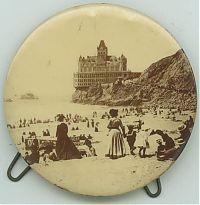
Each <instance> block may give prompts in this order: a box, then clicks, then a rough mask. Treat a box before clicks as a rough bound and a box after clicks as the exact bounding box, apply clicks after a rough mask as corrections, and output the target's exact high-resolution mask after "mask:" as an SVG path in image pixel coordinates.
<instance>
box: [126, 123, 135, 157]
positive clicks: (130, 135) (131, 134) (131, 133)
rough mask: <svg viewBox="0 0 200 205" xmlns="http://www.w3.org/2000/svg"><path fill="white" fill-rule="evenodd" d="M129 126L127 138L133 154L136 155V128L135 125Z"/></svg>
mask: <svg viewBox="0 0 200 205" xmlns="http://www.w3.org/2000/svg"><path fill="white" fill-rule="evenodd" d="M127 127H128V133H127V134H126V139H127V142H128V145H129V148H130V153H131V154H132V155H135V153H134V152H133V151H134V150H135V149H136V147H134V144H135V141H136V131H135V130H134V126H133V125H127Z"/></svg>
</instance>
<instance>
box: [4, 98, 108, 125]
mask: <svg viewBox="0 0 200 205" xmlns="http://www.w3.org/2000/svg"><path fill="white" fill-rule="evenodd" d="M4 106H5V115H6V118H7V122H8V123H15V122H17V121H19V119H20V118H21V119H24V118H25V119H31V118H34V117H35V118H36V119H40V120H46V119H54V117H55V116H56V115H57V114H59V113H62V114H65V115H66V114H69V113H71V114H72V115H74V114H78V115H81V116H83V117H92V114H93V112H94V111H96V112H98V113H104V112H105V111H107V112H108V111H109V109H110V107H108V106H100V105H83V104H76V103H72V102H69V101H64V100H63V101H50V100H49V101H41V100H18V101H14V102H5V103H4Z"/></svg>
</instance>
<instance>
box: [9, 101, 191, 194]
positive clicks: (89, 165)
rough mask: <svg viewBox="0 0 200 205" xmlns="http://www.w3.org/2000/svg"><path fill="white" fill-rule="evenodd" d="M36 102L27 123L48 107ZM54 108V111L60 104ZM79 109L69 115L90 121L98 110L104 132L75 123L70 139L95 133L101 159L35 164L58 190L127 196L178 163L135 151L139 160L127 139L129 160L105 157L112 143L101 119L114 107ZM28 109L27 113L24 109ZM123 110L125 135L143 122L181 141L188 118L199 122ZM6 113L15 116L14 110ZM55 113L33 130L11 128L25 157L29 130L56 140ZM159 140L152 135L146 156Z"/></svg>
mask: <svg viewBox="0 0 200 205" xmlns="http://www.w3.org/2000/svg"><path fill="white" fill-rule="evenodd" d="M29 103H30V102H29ZM29 103H27V106H30V105H29ZM34 103H35V111H34V110H33V111H32V112H31V114H32V116H27V118H28V117H34V116H37V117H39V112H38V110H39V109H41V110H42V106H44V104H42V105H40V106H39V104H37V103H36V102H34ZM9 106H10V107H14V104H13V103H8V107H9ZM15 106H16V105H15ZM52 106H53V107H54V110H55V104H53V105H52ZM32 107H34V106H32ZM37 107H38V108H37ZM57 107H58V108H59V109H58V110H59V111H60V112H61V111H62V113H66V114H67V113H69V110H70V104H67V103H63V104H62V105H58V106H57ZM74 107H76V108H77V109H78V108H79V109H78V112H77V109H76V110H70V113H72V115H73V114H80V115H81V116H84V117H87V118H88V119H92V113H93V112H94V111H96V112H97V117H96V118H93V119H94V121H95V123H96V122H99V132H95V131H94V128H93V127H92V126H91V124H90V127H87V122H79V123H70V124H69V125H68V129H69V131H68V135H69V137H73V136H79V135H80V134H86V136H87V135H88V134H90V135H91V136H92V139H91V141H92V145H93V147H94V148H95V150H96V153H97V156H95V157H84V158H82V159H75V160H61V161H49V162H48V163H47V164H44V163H43V162H41V163H39V164H37V163H35V164H33V165H31V166H32V168H33V169H34V170H35V171H36V172H38V173H39V174H40V175H42V176H43V177H45V178H46V179H48V180H49V181H51V182H52V183H53V184H56V185H57V186H59V187H61V188H64V189H67V190H70V191H72V192H76V193H77V192H78V193H81V194H86V195H96V196H99V195H101V196H102V195H114V194H121V193H122V192H123V193H125V192H128V191H131V190H134V189H135V188H138V187H143V186H144V185H146V184H148V183H150V182H151V181H152V180H154V179H156V178H158V177H159V176H160V175H161V174H162V173H163V172H164V171H166V170H167V169H168V168H169V167H170V166H171V165H172V164H173V161H171V160H166V161H158V160H157V157H156V156H153V157H149V158H148V157H147V158H140V157H139V155H138V149H136V150H135V153H136V155H134V156H133V155H131V154H130V151H129V146H128V143H127V141H126V139H124V141H125V146H126V152H127V155H126V157H123V158H120V159H117V160H111V159H109V158H106V157H105V154H106V152H107V150H108V144H109V138H108V129H107V125H108V122H109V119H107V118H105V119H101V116H102V114H103V113H105V112H108V111H109V109H110V108H109V107H105V106H92V109H91V107H90V106H87V105H77V104H75V106H74ZM23 109H26V108H25V107H24V106H23ZM118 109H119V116H122V118H121V120H122V122H123V124H124V126H125V127H126V132H127V125H128V124H131V123H133V122H134V121H137V120H139V119H140V120H142V121H143V122H144V125H143V126H142V129H147V128H151V129H155V130H156V129H161V130H165V131H166V132H167V133H168V135H169V136H170V137H171V138H173V139H175V138H176V137H178V136H179V134H178V132H177V128H178V126H179V125H180V124H182V123H183V122H184V121H185V120H186V119H188V116H189V114H191V115H192V116H193V117H194V114H193V113H190V112H189V111H187V112H185V113H183V114H182V115H179V114H178V113H176V120H175V121H173V120H172V119H171V118H169V119H167V117H166V116H167V112H168V110H164V111H163V114H161V115H154V114H153V113H152V112H151V111H148V112H146V114H145V115H141V116H136V115H134V114H131V115H130V116H123V113H122V111H121V110H122V108H121V107H118ZM7 110H10V111H11V110H12V109H7ZM18 110H19V113H20V114H21V113H22V112H21V111H20V109H18ZM48 110H51V109H48ZM54 110H51V112H52V113H48V115H46V118H45V116H44V114H42V117H43V120H45V119H46V120H47V119H49V120H51V122H49V123H39V124H33V125H30V127H22V128H18V127H17V128H15V129H10V132H11V136H12V137H13V139H14V141H15V143H16V145H17V147H18V149H19V150H20V152H21V153H22V156H24V155H25V151H26V150H25V146H24V144H23V143H22V142H21V136H22V133H23V132H26V133H28V132H29V131H32V132H33V131H34V132H35V133H36V135H37V138H38V140H39V139H40V138H44V137H43V136H42V131H43V130H46V129H48V130H49V131H50V136H49V137H45V138H46V140H50V139H55V140H56V138H55V133H56V127H57V122H55V121H54V114H55V113H54ZM79 111H80V112H79ZM10 114H11V113H10ZM8 115H9V113H8ZM50 116H51V117H50ZM16 117H17V114H16ZM23 117H24V116H23ZM16 120H17V118H16ZM76 127H78V128H79V130H73V128H76ZM159 138H160V136H158V135H152V137H151V139H150V140H149V143H150V148H149V149H147V151H146V152H147V154H148V153H155V151H156V149H157V146H158V145H157V143H156V140H157V139H159ZM140 140H141V139H140V134H139V133H138V134H137V138H136V142H139V141H140ZM77 147H78V149H83V150H88V147H87V146H86V145H81V146H77ZM75 182H76V183H75ZM105 187H106V189H105Z"/></svg>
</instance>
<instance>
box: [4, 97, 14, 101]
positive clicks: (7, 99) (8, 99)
mask: <svg viewBox="0 0 200 205" xmlns="http://www.w3.org/2000/svg"><path fill="white" fill-rule="evenodd" d="M4 102H13V100H12V99H11V98H6V99H5V100H4Z"/></svg>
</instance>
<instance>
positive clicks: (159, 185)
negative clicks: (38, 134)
mask: <svg viewBox="0 0 200 205" xmlns="http://www.w3.org/2000/svg"><path fill="white" fill-rule="evenodd" d="M20 156H21V154H20V153H19V152H18V153H17V154H16V155H15V157H14V159H13V161H12V162H11V164H10V166H9V167H8V170H7V176H8V178H9V179H10V180H11V181H13V182H18V181H20V180H21V179H22V178H23V177H24V175H25V174H27V173H28V172H29V170H30V169H31V167H30V166H29V165H28V166H27V167H26V168H25V169H24V170H23V171H22V173H21V174H19V176H17V177H13V176H12V173H11V172H12V169H13V167H14V166H15V164H16V163H17V161H18V159H19V158H20ZM156 183H157V187H158V190H157V192H156V193H151V191H150V190H149V188H148V186H145V187H144V190H145V191H146V193H147V195H148V196H150V197H152V198H155V197H158V196H159V195H160V194H161V190H162V187H161V182H160V178H158V179H156Z"/></svg>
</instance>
